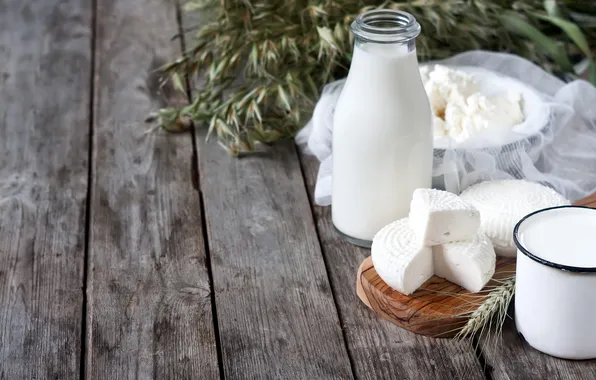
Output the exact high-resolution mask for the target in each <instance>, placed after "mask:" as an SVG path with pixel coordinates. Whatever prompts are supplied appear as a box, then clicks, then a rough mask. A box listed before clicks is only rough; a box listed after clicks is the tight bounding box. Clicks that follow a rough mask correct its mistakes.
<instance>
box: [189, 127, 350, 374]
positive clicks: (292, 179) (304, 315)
mask: <svg viewBox="0 0 596 380" xmlns="http://www.w3.org/2000/svg"><path fill="white" fill-rule="evenodd" d="M198 136H199V137H198V139H199V144H200V149H199V155H200V164H201V166H200V173H201V188H202V192H203V199H204V203H205V216H206V219H207V232H208V238H209V246H210V252H211V266H212V270H213V288H214V292H215V299H216V306H217V316H218V326H219V334H220V342H221V348H222V356H223V367H224V374H225V377H226V378H229V379H350V378H352V373H351V370H350V363H349V358H348V355H347V352H346V348H345V345H344V341H343V337H342V333H341V329H340V327H339V321H338V316H337V311H336V309H335V306H334V302H333V295H332V293H331V289H330V286H329V281H328V278H327V274H326V272H325V263H324V261H323V258H322V255H321V250H320V246H319V241H318V239H317V235H316V231H315V227H314V224H313V219H312V215H311V211H310V207H309V203H308V198H307V195H306V191H305V189H304V183H303V179H302V175H301V171H300V165H299V161H298V157H297V155H296V152H295V149H294V146H293V144H292V143H291V142H286V143H280V144H278V145H276V146H275V147H273V148H272V149H271V150H270V151H269V152H268V153H266V154H263V155H261V156H251V157H245V158H241V159H238V158H233V157H230V156H228V155H227V153H225V152H224V150H223V149H221V148H220V147H219V146H218V145H217V144H214V143H213V142H211V141H210V142H207V143H205V142H204V131H201V133H199V134H198Z"/></svg>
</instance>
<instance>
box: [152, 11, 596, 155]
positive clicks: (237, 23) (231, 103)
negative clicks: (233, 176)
mask: <svg viewBox="0 0 596 380" xmlns="http://www.w3.org/2000/svg"><path fill="white" fill-rule="evenodd" d="M583 3H584V2H571V1H552V0H551V1H542V0H529V1H513V0H496V1H493V0H410V1H408V0H401V1H399V0H398V1H379V0H341V1H340V0H191V1H189V2H188V3H187V4H186V6H185V12H187V14H189V15H192V14H193V12H195V11H196V10H197V9H198V10H200V12H199V15H200V17H199V18H200V20H201V21H200V22H199V23H198V26H194V25H186V27H187V29H188V30H189V32H187V33H185V36H184V37H185V39H186V42H187V45H188V46H192V47H191V48H190V49H189V50H188V51H187V52H185V54H184V55H183V56H182V57H180V58H179V59H177V60H176V61H174V62H171V63H169V64H167V65H166V66H165V67H163V71H164V73H165V74H166V76H167V77H169V78H170V80H171V81H172V83H173V85H174V87H176V88H178V89H179V90H181V91H184V92H186V90H187V89H186V83H187V80H188V83H191V84H192V102H191V104H189V105H187V106H185V107H182V108H168V109H162V110H161V111H160V112H159V113H158V121H159V123H160V125H162V126H163V128H164V129H165V130H168V131H181V130H182V131H184V130H186V129H188V127H189V123H188V121H189V120H192V121H194V123H195V124H196V125H199V126H204V127H206V128H208V131H209V133H208V135H209V136H213V137H215V138H217V140H218V141H219V143H220V144H221V145H222V146H223V147H224V148H225V149H226V150H227V151H228V152H229V153H230V154H232V155H239V154H241V153H246V152H251V151H254V150H255V149H256V147H257V146H258V145H260V144H270V143H273V142H275V141H278V140H280V139H285V138H290V137H292V136H294V134H295V133H296V132H297V131H298V130H299V129H300V128H301V127H302V126H303V125H304V124H305V121H306V119H307V118H308V117H310V114H311V112H312V108H313V106H314V104H315V102H316V100H317V99H318V96H319V91H320V89H321V88H322V86H323V85H324V84H326V83H328V82H329V81H332V80H334V79H337V78H340V77H344V76H345V75H346V74H347V71H348V67H349V63H350V59H351V54H352V43H353V40H352V36H351V33H350V23H351V22H352V21H353V20H354V19H355V17H356V16H357V15H358V14H359V13H360V12H363V11H365V10H368V9H372V8H394V9H400V10H404V11H407V12H410V13H411V14H413V15H414V16H415V17H416V19H417V20H418V21H419V22H420V24H421V26H422V34H421V35H420V36H419V37H418V39H417V52H418V55H419V58H420V59H421V60H422V61H423V60H428V59H441V58H446V57H449V56H451V55H453V54H456V53H459V52H462V51H466V50H473V49H485V50H494V51H508V52H513V53H515V54H518V55H521V56H523V57H526V58H528V59H530V60H532V61H534V62H537V63H539V64H541V65H542V66H543V67H544V68H545V69H547V70H549V71H555V72H565V71H569V69H570V65H571V64H575V63H576V62H579V63H581V62H584V61H585V60H584V61H582V59H583V58H588V59H589V62H588V63H587V64H588V65H589V64H590V62H592V61H591V59H592V54H591V50H590V49H591V48H593V47H594V38H595V37H596V22H595V20H596V8H594V7H591V6H587V5H585V4H583ZM561 20H563V21H561ZM574 26H577V28H576V27H574ZM580 61H581V62H580ZM585 65H586V63H585V62H584V66H585ZM592 66H593V65H592ZM594 72H595V77H594V80H595V83H596V69H594Z"/></svg>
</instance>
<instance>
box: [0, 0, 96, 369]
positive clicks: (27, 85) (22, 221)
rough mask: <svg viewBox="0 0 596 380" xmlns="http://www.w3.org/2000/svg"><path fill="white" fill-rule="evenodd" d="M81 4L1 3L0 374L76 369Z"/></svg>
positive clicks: (83, 161)
mask: <svg viewBox="0 0 596 380" xmlns="http://www.w3.org/2000/svg"><path fill="white" fill-rule="evenodd" d="M89 5H90V4H89V1H87V0H62V1H58V0H46V1H24V0H2V1H0V379H7V380H12V379H75V378H78V376H79V371H80V364H81V363H80V356H81V353H80V347H81V326H82V321H83V316H82V310H83V263H84V260H85V252H84V242H85V215H86V206H85V205H86V197H87V173H88V158H87V157H88V137H89V97H90V91H89V88H90V78H91V47H90V46H91V45H90V41H91V29H90V27H91V9H90V6H89Z"/></svg>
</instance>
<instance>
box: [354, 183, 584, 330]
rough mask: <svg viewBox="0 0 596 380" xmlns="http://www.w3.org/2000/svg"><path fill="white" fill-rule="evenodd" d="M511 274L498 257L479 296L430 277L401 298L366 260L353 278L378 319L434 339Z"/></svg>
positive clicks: (509, 262) (511, 267) (509, 264)
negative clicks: (491, 277)
mask: <svg viewBox="0 0 596 380" xmlns="http://www.w3.org/2000/svg"><path fill="white" fill-rule="evenodd" d="M575 205H577V206H588V207H594V208H596V194H594V195H592V196H590V197H587V198H585V199H583V200H581V201H579V202H576V203H575ZM514 273H515V258H498V259H497V264H496V268H495V275H494V276H493V280H491V281H490V282H489V283H488V284H487V286H486V287H485V289H487V290H485V291H482V292H480V293H470V292H468V291H467V290H465V289H463V288H462V287H460V286H458V285H455V284H453V283H452V282H449V281H447V280H444V279H442V278H439V277H437V276H433V277H432V278H430V279H429V280H428V281H426V282H425V283H424V284H423V285H422V286H421V287H420V289H418V290H417V291H415V292H414V293H412V294H410V295H409V296H406V295H403V294H401V293H400V292H398V291H396V290H393V289H392V288H391V287H389V285H387V284H386V283H385V282H384V281H383V280H381V278H380V277H379V275H378V274H377V272H376V271H375V268H374V266H373V264H372V259H371V258H370V257H368V258H366V259H365V260H364V261H363V262H362V264H361V265H360V268H359V269H358V275H357V279H356V293H357V294H358V297H360V299H361V300H362V302H364V303H365V304H366V305H367V306H368V307H370V308H371V309H372V310H373V311H374V312H375V313H377V314H378V315H380V316H381V317H383V318H385V319H387V320H389V321H391V322H393V323H395V324H396V325H398V326H400V327H403V328H405V329H407V330H409V331H412V332H414V333H417V334H422V335H428V336H434V337H445V338H447V337H452V336H454V335H455V334H456V333H457V331H458V330H459V329H460V328H461V327H463V325H464V324H465V323H466V322H467V320H468V318H467V317H462V316H461V315H464V314H467V313H469V312H471V311H474V310H475V309H476V308H477V307H478V306H477V305H479V304H480V303H481V302H482V301H483V300H484V299H486V297H487V296H488V293H489V291H490V289H492V287H493V286H495V285H496V284H497V281H496V280H500V279H504V278H507V277H510V276H511V275H512V274H514Z"/></svg>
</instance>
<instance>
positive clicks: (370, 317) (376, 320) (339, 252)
mask: <svg viewBox="0 0 596 380" xmlns="http://www.w3.org/2000/svg"><path fill="white" fill-rule="evenodd" d="M301 161H302V166H303V170H304V175H305V179H306V183H307V185H308V189H309V190H308V191H309V193H310V194H313V191H314V185H315V182H316V175H317V171H318V167H319V164H318V161H317V160H316V158H314V157H312V156H302V157H301ZM311 199H312V197H311ZM313 211H314V215H315V221H316V224H317V228H318V233H319V238H320V240H321V245H322V248H323V253H324V255H325V259H326V261H327V267H328V269H329V275H330V278H331V284H332V286H333V293H334V296H335V300H336V302H337V305H338V308H339V311H340V315H341V321H342V325H343V329H344V334H345V337H346V340H347V344H348V350H349V352H350V356H351V357H352V363H353V367H354V372H355V374H356V377H357V378H358V379H371V380H374V379H399V380H403V379H437V380H439V379H441V380H442V379H484V374H483V371H482V367H481V366H480V364H479V362H478V360H477V359H476V356H475V354H474V351H473V349H472V348H471V347H470V346H469V345H466V344H464V343H460V342H456V341H453V340H446V339H432V338H427V337H423V336H419V335H416V334H413V333H410V332H408V331H406V330H404V329H401V328H399V327H397V326H395V325H393V324H391V323H390V322H388V321H385V320H383V319H382V318H381V317H378V316H377V315H375V313H374V312H373V311H372V310H370V309H368V308H367V307H366V306H365V305H364V304H363V303H362V302H361V301H360V300H359V299H358V297H357V295H356V290H355V285H356V273H357V272H358V266H359V265H360V263H362V261H363V260H364V259H365V258H366V257H367V256H369V255H370V250H366V249H362V248H359V247H356V246H353V245H351V244H348V243H345V242H344V241H343V240H342V239H341V238H340V237H339V236H338V235H337V233H336V232H335V231H334V229H333V224H332V222H331V209H330V207H319V206H316V205H314V204H313Z"/></svg>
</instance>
